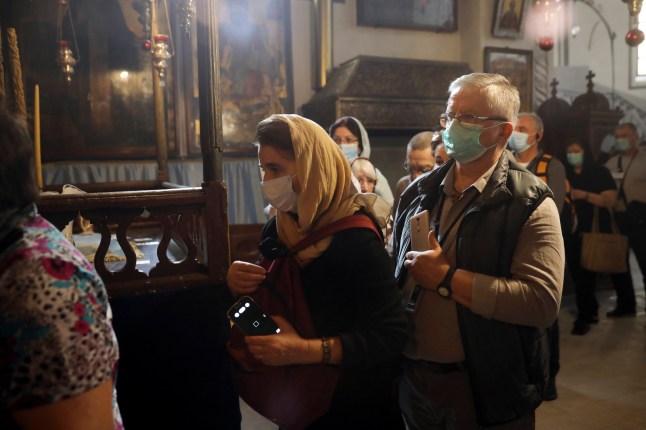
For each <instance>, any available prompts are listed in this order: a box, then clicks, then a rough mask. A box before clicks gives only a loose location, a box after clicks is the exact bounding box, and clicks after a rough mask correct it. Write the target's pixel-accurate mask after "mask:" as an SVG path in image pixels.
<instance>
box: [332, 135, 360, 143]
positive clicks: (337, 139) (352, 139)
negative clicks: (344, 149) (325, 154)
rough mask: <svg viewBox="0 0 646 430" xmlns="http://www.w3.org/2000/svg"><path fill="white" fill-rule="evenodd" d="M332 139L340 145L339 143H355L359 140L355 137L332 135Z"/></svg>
mask: <svg viewBox="0 0 646 430" xmlns="http://www.w3.org/2000/svg"><path fill="white" fill-rule="evenodd" d="M332 140H333V141H334V143H336V144H337V145H341V144H346V145H347V144H349V143H357V142H359V139H357V138H355V137H333V138H332Z"/></svg>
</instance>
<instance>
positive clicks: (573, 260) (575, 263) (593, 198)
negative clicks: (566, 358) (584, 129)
mask: <svg viewBox="0 0 646 430" xmlns="http://www.w3.org/2000/svg"><path fill="white" fill-rule="evenodd" d="M566 151H567V152H566V158H567V164H566V166H565V172H566V175H567V179H568V180H569V181H570V186H571V188H572V192H571V194H572V200H574V207H575V209H576V215H577V221H578V223H577V229H576V231H575V232H574V234H572V235H570V236H569V237H566V238H565V251H566V257H567V263H568V268H569V270H570V275H571V276H572V279H573V281H574V287H575V295H576V305H577V310H578V312H579V315H578V316H577V318H576V320H575V321H574V327H573V328H572V334H574V335H579V336H581V335H584V334H586V333H587V332H588V331H590V324H596V323H598V322H599V316H598V309H599V303H598V302H597V298H596V296H595V292H594V290H595V284H596V278H597V274H596V273H595V272H591V271H589V270H586V269H584V268H583V267H581V245H582V238H581V233H587V232H590V231H591V230H592V218H593V214H594V208H595V207H597V208H598V211H599V230H600V231H601V232H605V233H609V232H610V231H611V228H610V215H609V213H608V209H607V208H614V206H615V202H616V201H617V189H616V187H615V181H614V179H612V176H611V175H610V172H609V171H608V169H607V168H606V167H604V166H602V165H600V164H596V163H595V162H594V161H593V160H592V153H591V152H590V148H589V147H588V146H587V145H585V144H584V143H583V142H582V141H581V140H580V139H578V138H573V139H570V141H569V142H568V144H567V146H566ZM625 276H626V274H625V273H618V274H613V275H611V278H612V282H613V284H615V283H617V282H619V283H621V282H622V279H623V277H625ZM628 276H630V274H628Z"/></svg>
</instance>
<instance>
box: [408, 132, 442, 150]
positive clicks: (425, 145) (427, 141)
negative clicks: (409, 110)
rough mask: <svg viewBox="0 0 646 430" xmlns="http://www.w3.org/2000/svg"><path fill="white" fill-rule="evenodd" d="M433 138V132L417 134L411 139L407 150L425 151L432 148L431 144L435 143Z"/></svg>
mask: <svg viewBox="0 0 646 430" xmlns="http://www.w3.org/2000/svg"><path fill="white" fill-rule="evenodd" d="M433 136H435V133H433V132H432V131H422V132H421V133H417V134H416V135H415V136H413V137H411V139H410V141H408V145H406V150H407V151H408V152H410V151H423V150H425V149H429V148H431V142H432V141H433Z"/></svg>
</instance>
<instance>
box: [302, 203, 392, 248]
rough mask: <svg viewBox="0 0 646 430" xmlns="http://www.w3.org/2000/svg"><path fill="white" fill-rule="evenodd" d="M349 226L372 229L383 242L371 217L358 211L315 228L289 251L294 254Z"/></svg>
mask: <svg viewBox="0 0 646 430" xmlns="http://www.w3.org/2000/svg"><path fill="white" fill-rule="evenodd" d="M350 228H367V229H369V230H372V231H374V232H375V234H376V235H377V237H379V239H380V240H381V241H382V242H383V238H382V236H381V232H380V231H379V230H377V227H376V226H375V223H374V222H373V221H372V219H371V218H370V217H369V216H368V215H365V214H361V213H359V214H354V215H350V216H347V217H345V218H341V219H339V220H336V221H334V222H333V223H330V224H328V225H326V226H325V227H322V228H320V229H318V230H315V231H314V232H312V233H311V234H310V235H308V236H307V237H306V238H304V239H302V240H301V241H300V242H298V243H297V244H296V245H294V246H293V247H292V248H291V249H290V250H289V251H290V253H294V254H295V253H297V252H299V251H302V250H303V249H305V248H307V247H308V246H312V245H313V244H315V243H316V242H319V241H320V240H322V239H325V238H326V237H328V236H332V235H333V234H335V233H338V232H340V231H343V230H347V229H350Z"/></svg>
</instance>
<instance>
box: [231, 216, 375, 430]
mask: <svg viewBox="0 0 646 430" xmlns="http://www.w3.org/2000/svg"><path fill="white" fill-rule="evenodd" d="M357 227H358V228H368V229H371V230H373V231H374V232H375V233H376V234H377V236H378V237H379V238H380V239H381V238H382V236H381V234H380V233H379V231H378V230H377V228H376V227H375V224H374V223H373V222H372V220H371V219H370V218H369V217H368V216H367V215H363V214H358V215H351V216H348V217H346V218H342V219H340V220H338V221H335V222H333V223H332V224H329V225H327V226H325V227H323V228H321V229H319V230H317V231H315V232H313V233H312V234H310V235H309V236H308V237H306V238H305V239H303V240H301V241H300V242H299V243H297V244H296V245H294V247H293V248H291V249H290V250H289V252H287V253H285V254H284V255H282V256H280V257H278V258H277V259H275V260H269V259H267V258H265V257H263V258H262V259H261V261H260V265H261V266H262V267H264V268H265V269H267V278H266V281H265V282H264V283H263V285H262V286H261V287H260V288H258V290H256V291H255V292H254V293H253V294H251V297H253V299H254V300H255V301H256V302H257V303H258V304H259V305H260V307H261V308H262V309H263V310H264V311H265V312H266V313H267V314H268V315H280V316H283V317H284V318H286V319H287V320H288V321H289V322H290V323H291V324H292V325H293V326H294V328H295V329H296V331H297V332H298V333H299V334H300V336H301V337H303V338H305V339H311V338H317V337H320V334H318V333H317V332H316V328H315V327H314V324H313V321H312V317H311V315H310V311H309V306H308V304H307V301H306V300H305V293H304V291H303V287H302V284H301V276H300V267H299V265H298V263H297V262H296V260H295V259H294V257H293V256H294V255H295V254H296V253H297V252H299V251H301V250H303V249H305V248H307V247H308V246H311V245H313V244H314V243H316V242H318V241H320V240H321V239H324V238H325V237H328V236H331V235H333V234H334V233H337V232H339V231H342V230H345V229H349V228H357ZM276 336H280V335H276ZM228 350H229V353H230V354H231V356H232V357H233V359H234V366H233V370H232V372H233V381H234V385H235V388H236V391H237V392H238V395H239V396H240V397H241V398H242V399H243V400H244V401H245V402H246V403H247V404H248V405H249V406H251V407H252V408H253V409H254V410H256V411H257V412H258V413H260V414H261V415H263V416H265V417H266V418H268V419H270V420H271V421H273V422H275V423H276V424H278V425H279V426H280V427H281V428H284V429H286V430H296V429H303V428H306V427H307V426H308V425H310V424H311V423H312V422H314V421H315V420H316V419H318V418H319V417H321V416H322V415H323V414H325V412H327V411H328V409H329V408H330V403H331V400H332V396H333V395H334V391H335V389H336V385H337V382H338V380H339V377H340V374H341V371H340V369H339V367H338V366H333V365H325V364H307V365H289V366H267V365H264V364H262V363H260V362H259V361H257V360H256V359H255V358H254V357H253V355H252V354H251V353H250V352H249V350H248V349H247V347H246V344H245V343H244V335H243V334H242V333H241V332H240V331H239V330H238V329H237V328H236V327H235V326H233V327H232V328H231V336H230V340H229V343H228Z"/></svg>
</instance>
